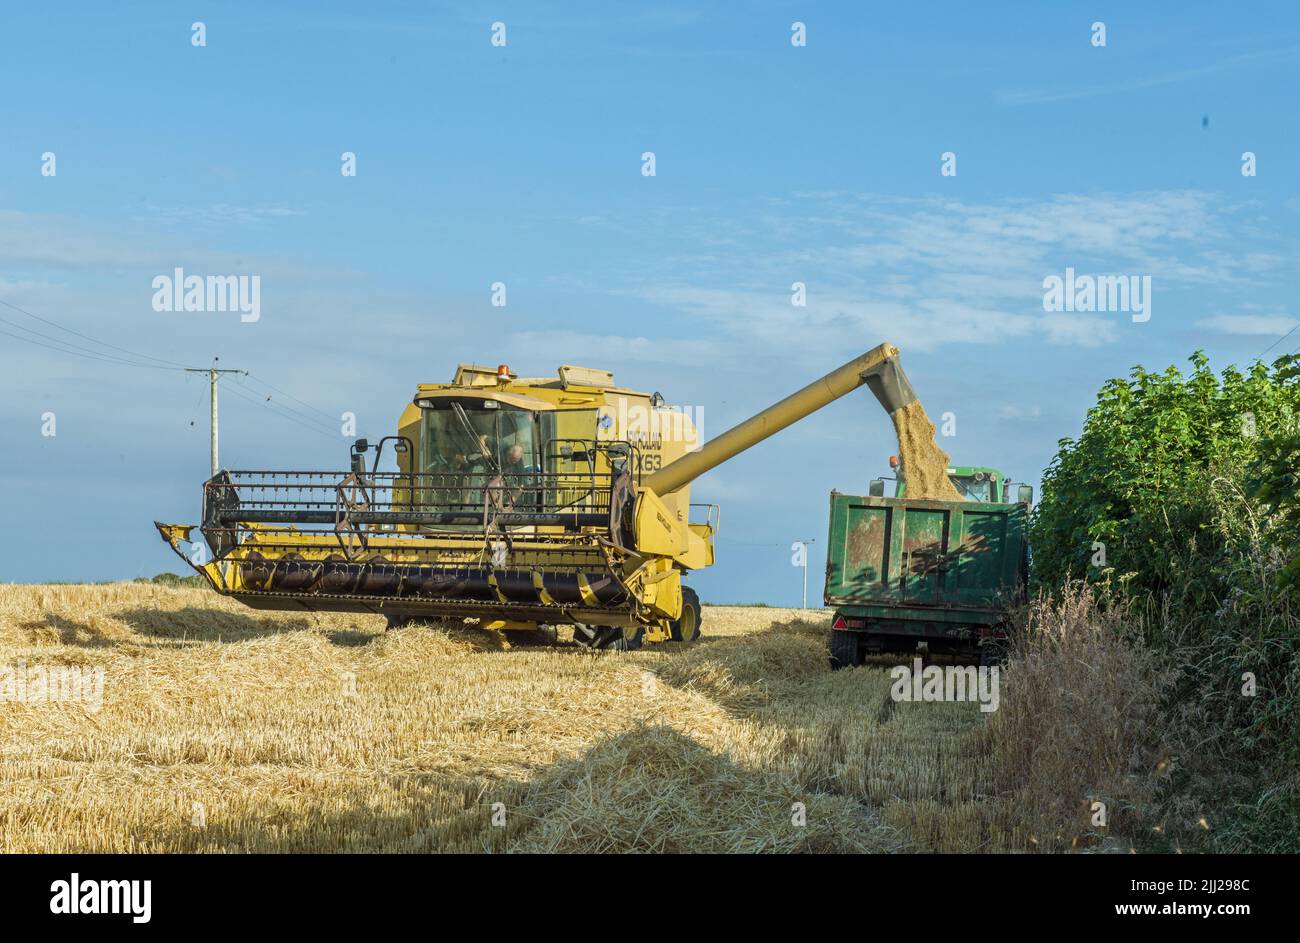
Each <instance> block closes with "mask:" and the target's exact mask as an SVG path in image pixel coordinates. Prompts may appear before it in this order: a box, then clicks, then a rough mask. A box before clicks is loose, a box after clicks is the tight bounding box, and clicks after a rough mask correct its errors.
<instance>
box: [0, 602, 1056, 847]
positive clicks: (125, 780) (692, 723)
mask: <svg viewBox="0 0 1300 943" xmlns="http://www.w3.org/2000/svg"><path fill="white" fill-rule="evenodd" d="M828 626H829V619H828V616H827V613H825V612H821V611H812V612H807V613H803V612H799V611H797V610H782V609H768V608H744V607H713V606H706V607H705V609H704V625H703V629H704V633H705V635H704V638H702V639H701V640H700V641H699V642H697V643H695V644H694V645H682V644H677V643H669V644H666V645H661V646H654V647H647V648H646V649H644V650H642V651H638V652H632V653H613V652H611V653H600V652H596V653H593V652H590V651H588V650H586V649H584V648H581V647H578V646H575V645H573V644H571V643H566V642H564V641H563V638H564V635H563V633H562V636H561V638H562V641H561V643H560V644H559V645H557V646H553V647H544V648H543V647H530V646H512V645H511V644H510V642H509V640H508V639H509V636H505V635H501V634H491V633H485V632H480V631H478V630H475V629H460V630H449V629H445V628H435V627H430V626H420V625H416V626H411V627H409V628H406V629H402V630H399V631H394V632H385V631H384V630H383V623H382V620H381V619H380V618H379V617H375V616H352V615H342V614H328V615H315V614H284V615H281V614H267V613H259V612H255V611H252V610H249V609H246V608H244V607H242V606H239V605H237V604H235V603H231V602H228V601H226V600H223V599H221V598H220V597H218V596H216V595H214V594H212V593H210V592H207V591H204V590H199V589H190V588H168V587H163V586H158V585H152V584H132V583H118V584H108V585H95V586H17V585H6V586H0V665H3V666H8V667H9V668H10V669H11V670H13V669H16V668H17V667H18V666H20V665H23V666H27V667H28V668H30V667H31V666H47V667H48V666H55V665H71V666H81V667H84V668H89V669H95V668H102V669H103V679H104V687H103V698H102V705H99V706H98V709H97V710H96V709H94V708H95V705H93V704H87V703H84V702H83V703H68V702H50V701H48V700H47V701H44V702H30V699H29V702H22V701H15V700H14V699H12V698H10V699H6V700H0V850H3V851H7V852H62V851H74V852H76V851H116V852H135V851H185V852H191V851H204V852H208V851H212V852H307V851H311V852H365V851H398V852H402V851H410V852H434V851H495V852H529V851H598V852H599V851H778V852H786V851H856V850H863V851H935V850H938V851H1019V850H1028V849H1029V848H1031V847H1032V845H1033V844H1034V843H1035V841H1034V839H1033V838H1032V836H1030V835H1028V834H1026V833H1025V832H1024V830H1023V829H1022V828H1021V827H1020V826H1018V825H1016V824H1015V822H1016V820H1015V819H1014V817H1013V816H1012V814H1011V808H1010V804H1011V803H1010V800H1009V799H1006V798H998V797H997V795H995V790H994V789H993V786H992V782H993V779H994V771H993V769H992V763H993V761H992V760H991V759H990V749H989V742H988V741H989V736H990V734H989V728H988V724H987V723H986V717H985V715H983V714H981V713H980V712H979V710H978V705H976V704H973V703H895V702H894V701H893V700H891V699H890V697H889V688H890V684H891V679H890V678H889V675H888V673H887V671H888V667H887V665H885V664H880V665H874V666H867V667H865V668H861V669H855V670H851V671H839V672H832V671H831V670H830V667H829V664H828V661H827V654H826V633H827V631H828ZM11 676H12V675H11Z"/></svg>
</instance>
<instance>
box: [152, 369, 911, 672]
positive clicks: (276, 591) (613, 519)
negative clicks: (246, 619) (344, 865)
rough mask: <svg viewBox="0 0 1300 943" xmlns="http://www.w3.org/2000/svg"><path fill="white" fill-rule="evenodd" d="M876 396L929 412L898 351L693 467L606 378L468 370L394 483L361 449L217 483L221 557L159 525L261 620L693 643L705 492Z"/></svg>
mask: <svg viewBox="0 0 1300 943" xmlns="http://www.w3.org/2000/svg"><path fill="white" fill-rule="evenodd" d="M862 385H866V386H868V387H869V388H870V389H871V390H872V392H873V393H874V394H875V395H876V398H877V399H878V400H879V401H880V403H881V405H882V406H883V407H884V408H885V410H886V411H887V412H889V413H891V414H892V413H893V412H894V411H895V410H897V409H899V408H901V407H903V406H906V405H908V404H909V403H911V402H912V401H913V400H914V399H915V395H914V394H913V392H912V389H911V386H910V385H909V384H908V382H907V378H906V377H905V376H904V375H903V372H902V369H901V368H900V367H899V363H898V350H897V349H896V348H894V347H893V346H891V345H889V344H881V345H880V346H879V347H876V348H875V349H874V350H871V351H869V352H868V353H866V354H863V355H862V356H860V357H858V358H856V359H854V360H852V361H850V362H849V363H847V364H845V365H844V366H842V367H840V368H839V369H838V370H835V371H833V372H831V373H829V374H827V375H826V376H824V377H822V378H821V379H819V380H817V381H816V382H814V383H811V384H809V385H808V386H806V387H804V388H803V389H802V390H800V391H798V392H797V393H794V394H792V395H791V396H788V397H786V398H785V399H783V400H781V401H780V402H778V403H776V404H774V405H773V406H771V407H769V408H767V409H765V410H763V411H762V412H760V413H758V414H757V415H755V416H754V417H752V418H751V419H748V420H746V421H745V422H742V423H740V424H739V425H737V426H736V427H735V428H733V429H731V430H729V431H727V432H726V433H724V434H722V435H721V436H719V437H717V438H716V439H714V440H712V441H711V442H709V443H708V444H707V445H705V446H703V447H702V448H700V449H698V450H697V451H694V452H688V451H687V449H688V448H690V447H691V444H692V443H693V441H694V435H693V434H689V435H684V436H682V437H679V438H672V437H665V438H664V439H663V440H662V441H654V440H649V439H646V438H645V437H644V436H642V437H638V436H637V434H636V430H635V429H634V428H633V426H632V425H631V424H630V423H629V420H628V419H627V418H626V416H625V415H624V414H625V413H628V414H635V412H636V410H637V409H643V410H649V411H650V412H651V413H654V412H655V411H656V410H659V411H661V412H660V413H659V415H660V418H661V420H662V419H663V418H664V417H672V418H673V419H676V420H681V419H682V416H683V413H682V412H680V411H674V410H671V409H668V408H666V407H664V406H663V405H662V399H661V398H660V397H659V396H658V395H657V394H655V395H653V396H652V395H650V394H646V393H638V392H635V391H632V390H626V389H623V388H621V387H617V386H615V384H614V382H613V376H612V375H611V374H609V373H608V372H606V371H600V370H594V369H590V368H582V367H571V366H566V367H561V368H560V371H559V379H558V381H557V380H556V379H554V378H519V377H516V376H515V375H514V374H512V373H510V371H509V368H508V367H506V366H504V365H502V366H501V367H499V368H497V369H496V370H492V369H491V368H483V367H477V366H475V365H464V364H463V365H461V367H460V368H458V369H457V372H456V377H455V379H454V380H453V381H452V382H451V383H449V384H425V385H421V386H420V387H419V388H418V390H417V393H416V396H415V397H414V399H413V400H412V401H411V402H410V403H409V404H408V405H407V407H406V410H405V411H404V412H403V413H402V417H401V418H400V419H399V421H398V430H397V431H398V434H397V435H396V436H391V437H389V438H387V439H385V440H383V442H381V443H380V444H379V446H378V449H379V450H382V448H383V444H384V442H388V441H393V443H394V448H395V449H396V450H397V451H398V452H399V454H398V456H397V460H398V467H399V470H398V471H397V472H379V471H378V470H377V469H378V464H379V457H378V455H376V457H375V461H374V469H373V470H369V471H367V469H366V467H365V456H366V453H367V450H368V449H375V448H376V447H375V446H370V445H368V444H367V443H365V441H364V440H358V442H357V444H356V446H355V447H354V449H353V462H352V469H351V471H350V472H339V471H315V472H287V471H286V472H276V471H233V470H228V471H222V472H220V473H219V474H217V475H215V476H213V477H212V478H211V479H210V480H209V481H208V482H206V484H205V485H204V499H203V520H202V525H201V529H202V533H203V537H204V541H205V542H206V547H204V546H203V544H200V543H197V542H195V541H193V540H192V538H191V534H192V532H193V530H194V529H195V528H194V527H193V526H192V525H177V524H158V525H157V527H158V530H159V533H160V534H161V535H162V537H163V539H164V540H165V541H166V542H167V543H168V544H170V545H171V547H172V549H173V550H175V551H176V552H177V554H179V555H180V556H181V557H182V558H183V559H185V560H186V562H187V563H189V564H190V565H191V566H193V567H194V569H195V570H196V571H197V572H198V573H200V574H201V575H202V576H203V577H204V579H205V580H206V581H207V582H208V583H209V584H210V585H211V586H212V587H213V588H214V589H215V590H216V591H217V592H219V593H221V594H223V595H227V596H231V597H233V598H235V599H238V600H240V601H241V602H243V603H245V604H247V605H249V606H251V607H253V608H257V609H278V610H289V611H303V610H307V611H340V612H360V613H365V612H370V613H379V614H383V615H386V616H388V617H389V622H390V624H394V623H397V622H401V621H403V620H405V619H408V618H425V619H428V618H433V619H450V620H454V621H463V620H465V619H471V620H475V621H476V622H477V624H479V625H480V626H483V627H486V628H499V629H512V630H513V629H537V628H539V627H548V626H555V625H573V626H574V627H575V632H574V635H575V638H577V639H578V640H579V641H585V642H587V643H588V644H591V645H594V646H596V647H610V646H612V647H622V648H626V647H636V646H637V645H639V644H641V642H642V641H646V642H658V641H665V640H668V639H670V638H671V639H680V640H685V641H690V640H692V639H693V638H695V637H696V635H697V634H698V631H699V616H700V609H699V601H698V598H697V597H696V596H695V594H694V592H693V591H691V590H690V589H689V588H687V587H684V586H683V584H682V575H683V574H684V573H686V572H689V571H691V570H695V569H701V568H703V567H707V566H710V565H712V563H713V557H714V535H715V532H716V519H715V518H714V516H713V513H712V512H710V514H709V516H708V520H707V521H693V520H691V519H690V508H691V507H692V505H691V504H690V496H689V488H688V485H689V484H690V482H691V481H692V480H693V479H695V478H696V477H698V476H699V475H701V474H703V473H704V472H706V471H708V470H709V469H711V468H715V467H717V466H718V465H719V464H721V463H722V462H725V461H726V460H727V459H729V458H731V457H733V456H734V455H736V454H738V453H739V452H741V451H744V450H745V449H747V448H749V447H750V446H752V445H754V444H756V443H758V442H761V441H762V440H763V439H765V438H767V437H768V436H770V435H772V434H773V433H775V432H778V431H779V430H781V429H783V428H785V427H786V426H788V425H790V424H792V423H794V422H796V421H798V420H799V419H802V418H803V417H805V416H807V415H809V414H810V413H812V412H815V411H816V410H818V409H820V408H821V407H823V406H825V405H826V404H828V403H830V402H832V401H834V400H835V399H838V398H839V397H841V396H843V395H845V394H846V393H849V392H851V391H853V390H854V389H856V388H857V387H859V386H862ZM687 431H688V432H690V430H687ZM525 445H526V446H527V448H523V446H525ZM517 446H518V447H519V448H518V449H517V448H516V447H517ZM656 450H658V451H657V452H656ZM523 454H527V455H528V456H530V458H529V459H527V460H523V459H521V455H523ZM449 460H450V462H449ZM649 469H655V470H654V471H653V472H649ZM643 470H645V471H646V472H647V473H646V474H644V475H643V474H642V471H643ZM209 551H210V552H209Z"/></svg>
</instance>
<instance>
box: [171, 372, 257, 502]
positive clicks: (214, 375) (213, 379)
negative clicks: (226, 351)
mask: <svg viewBox="0 0 1300 943" xmlns="http://www.w3.org/2000/svg"><path fill="white" fill-rule="evenodd" d="M220 359H221V358H220V357H213V358H212V366H210V367H186V368H185V372H186V373H206V374H207V375H208V382H209V383H211V384H212V476H213V477H214V478H215V477H216V474H217V470H218V468H219V462H218V460H217V380H218V379H220V377H221V374H223V373H242V374H245V375H247V374H248V371H247V370H219V369H217V361H219V360H220Z"/></svg>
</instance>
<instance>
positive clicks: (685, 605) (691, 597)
mask: <svg viewBox="0 0 1300 943" xmlns="http://www.w3.org/2000/svg"><path fill="white" fill-rule="evenodd" d="M702 616H703V612H702V611H701V609H700V597H699V594H698V593H696V592H695V590H693V589H691V588H690V587H688V586H683V587H682V614H681V615H680V616H678V617H677V618H676V619H674V620H673V623H672V626H671V627H670V629H669V634H670V635H671V636H672V639H673V641H674V642H694V641H695V640H696V639H698V638H699V637H700V620H701V617H702Z"/></svg>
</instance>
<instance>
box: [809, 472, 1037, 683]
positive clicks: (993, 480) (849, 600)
mask: <svg viewBox="0 0 1300 943" xmlns="http://www.w3.org/2000/svg"><path fill="white" fill-rule="evenodd" d="M948 472H949V478H950V479H951V480H952V481H953V484H954V485H955V486H956V487H957V490H958V492H959V493H961V494H963V495H965V496H967V500H964V501H923V500H914V499H910V498H908V497H907V496H906V490H905V488H904V487H903V485H902V482H901V480H900V482H899V488H898V493H897V494H896V495H895V496H894V497H892V498H887V497H884V482H883V480H881V479H877V480H876V481H873V482H872V484H871V493H870V494H868V495H866V496H858V495H850V494H841V493H840V492H838V491H833V492H831V507H830V512H831V513H830V538H829V541H828V549H827V554H826V591H825V602H826V605H827V606H828V607H831V608H833V609H834V611H835V615H834V619H833V622H832V625H833V626H834V628H833V630H832V633H831V660H832V663H833V664H835V665H836V666H837V667H842V666H846V665H860V664H862V662H863V660H864V659H865V658H866V657H867V656H868V655H871V654H880V653H884V652H928V653H933V654H951V655H962V656H972V657H974V656H977V657H980V658H981V660H982V661H991V660H995V659H996V658H997V657H998V655H999V654H1000V650H1001V642H1002V641H1003V640H1004V639H1005V638H1006V630H1005V623H1006V618H1007V612H1008V609H1009V607H1010V606H1011V605H1012V604H1013V603H1015V602H1016V601H1018V600H1020V599H1023V598H1024V592H1025V584H1026V579H1027V576H1028V562H1029V552H1028V545H1027V543H1026V539H1025V529H1026V523H1027V519H1028V516H1029V504H1030V500H1031V498H1032V491H1031V489H1030V488H1029V487H1028V486H1027V485H1021V486H1020V487H1019V489H1018V494H1017V497H1018V500H1017V501H1015V502H1010V501H1008V500H1007V498H1008V496H1009V495H1008V494H1007V492H1008V491H1009V490H1010V487H1009V485H1008V484H1007V483H1006V481H1005V479H1004V477H1003V476H1002V475H1001V473H1000V472H997V471H996V470H995V469H991V468H950V469H949V470H948ZM998 499H1000V500H998Z"/></svg>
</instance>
